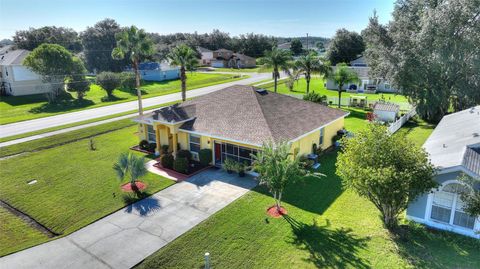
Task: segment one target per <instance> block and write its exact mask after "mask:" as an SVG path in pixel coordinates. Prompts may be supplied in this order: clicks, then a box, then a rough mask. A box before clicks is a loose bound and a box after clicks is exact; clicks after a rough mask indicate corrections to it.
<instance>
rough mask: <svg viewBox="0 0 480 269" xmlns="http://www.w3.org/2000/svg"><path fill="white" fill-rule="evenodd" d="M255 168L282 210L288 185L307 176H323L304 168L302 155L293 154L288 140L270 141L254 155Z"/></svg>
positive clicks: (278, 207) (261, 181)
mask: <svg viewBox="0 0 480 269" xmlns="http://www.w3.org/2000/svg"><path fill="white" fill-rule="evenodd" d="M252 158H253V168H254V169H255V171H258V173H259V174H260V177H259V178H260V183H261V184H265V185H266V186H267V188H268V189H269V191H270V192H271V193H272V195H273V199H275V206H276V207H277V211H278V212H280V208H281V203H282V194H283V192H284V190H285V188H286V187H288V185H290V184H293V183H295V182H296V181H297V180H299V179H302V178H303V177H305V176H315V177H319V176H322V174H320V173H316V172H311V171H309V170H307V169H305V168H304V166H303V164H302V162H301V161H300V156H295V157H294V156H292V153H291V146H290V144H288V143H286V142H280V143H273V142H268V143H265V144H264V145H263V146H262V150H260V151H258V152H257V154H256V155H252Z"/></svg>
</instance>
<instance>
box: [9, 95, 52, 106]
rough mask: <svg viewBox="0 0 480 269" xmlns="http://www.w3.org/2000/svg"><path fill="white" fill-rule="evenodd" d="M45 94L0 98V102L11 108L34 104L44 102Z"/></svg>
mask: <svg viewBox="0 0 480 269" xmlns="http://www.w3.org/2000/svg"><path fill="white" fill-rule="evenodd" d="M46 101H47V98H46V97H45V94H32V95H24V96H1V97H0V102H5V103H7V104H9V105H11V106H21V105H28V104H34V103H43V102H46Z"/></svg>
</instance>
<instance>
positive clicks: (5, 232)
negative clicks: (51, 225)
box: [0, 207, 49, 257]
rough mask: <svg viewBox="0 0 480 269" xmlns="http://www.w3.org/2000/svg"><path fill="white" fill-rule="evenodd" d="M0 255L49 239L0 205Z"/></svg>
mask: <svg viewBox="0 0 480 269" xmlns="http://www.w3.org/2000/svg"><path fill="white" fill-rule="evenodd" d="M0 220H1V222H0V234H1V235H2V236H0V257H1V256H4V255H7V254H9V253H11V252H14V251H18V250H21V249H24V248H28V247H31V246H34V245H37V244H40V243H43V242H46V241H48V240H49V238H48V237H47V236H46V235H45V234H43V233H42V232H40V231H38V230H37V229H34V228H32V227H31V226H30V225H29V224H27V223H26V222H24V221H23V220H22V219H20V218H19V217H17V216H15V215H14V214H12V213H10V212H9V211H8V210H6V209H5V208H2V207H0Z"/></svg>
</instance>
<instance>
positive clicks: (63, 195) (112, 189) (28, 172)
mask: <svg viewBox="0 0 480 269" xmlns="http://www.w3.org/2000/svg"><path fill="white" fill-rule="evenodd" d="M127 121H128V124H131V121H130V120H127ZM119 124H122V123H121V122H120V123H119V122H115V123H112V125H114V126H113V127H114V128H119V127H120V126H119ZM123 124H125V123H123ZM127 126H128V125H127ZM110 127H112V126H110ZM94 129H95V130H86V129H84V130H79V131H81V133H77V134H76V136H74V135H72V134H68V135H69V137H68V138H67V139H65V140H75V139H76V140H77V141H75V142H70V143H68V144H63V145H57V146H55V147H52V148H49V149H44V150H41V151H38V152H32V153H27V154H23V155H19V156H16V157H12V158H8V159H4V160H1V161H0V171H1V176H0V184H1V186H2V188H0V197H2V199H3V200H5V201H6V202H7V203H9V204H10V205H11V206H13V207H15V208H16V209H18V210H20V211H22V212H24V213H25V214H28V215H29V216H31V217H32V218H33V219H35V220H36V221H38V222H39V223H41V224H42V225H44V226H45V227H48V228H49V229H50V230H52V231H53V232H55V233H57V234H61V235H66V234H69V233H71V232H74V231H76V230H78V229H80V228H82V227H84V226H86V225H88V224H90V223H92V222H94V221H96V220H98V219H99V218H102V217H104V216H106V215H108V214H110V213H112V212H114V211H116V210H118V209H120V208H122V207H124V206H126V205H127V204H129V203H133V202H135V201H136V200H137V198H136V197H135V196H133V195H132V194H125V193H124V192H122V191H121V189H120V186H121V185H122V184H123V183H125V182H123V183H122V182H120V181H118V179H117V178H116V175H115V172H114V170H113V169H112V165H113V163H114V162H115V161H116V160H117V158H118V156H119V154H120V153H122V152H125V151H127V150H128V148H129V147H130V146H132V145H135V144H136V143H138V138H137V137H136V135H135V132H136V130H137V127H136V126H130V127H126V126H123V128H121V129H118V130H116V131H110V132H108V133H104V134H101V135H96V136H95V137H94V140H95V144H96V147H97V149H96V150H94V151H92V150H90V149H89V144H88V140H87V139H81V138H82V136H83V135H88V136H91V135H93V133H94V131H96V132H97V134H98V132H99V131H102V130H105V129H107V128H105V127H104V126H95V128H94ZM72 133H73V132H72ZM65 135H66V134H63V135H62V136H65ZM46 139H49V138H46ZM50 139H51V138H50ZM54 139H55V138H54ZM56 139H57V140H58V139H59V138H56ZM79 139H80V140H79ZM41 140H44V139H41ZM32 142H35V143H38V141H32ZM49 143H51V144H54V143H55V142H49ZM24 144H27V143H24ZM31 180H37V183H36V184H33V185H29V184H27V182H29V181H31ZM141 180H142V182H145V183H146V184H147V185H148V188H147V190H146V192H145V194H146V195H151V194H153V193H155V192H157V191H159V190H161V189H164V188H166V187H168V186H170V185H172V184H174V182H173V181H171V180H168V179H166V178H163V177H161V176H158V175H155V174H152V173H148V174H147V175H146V176H145V177H144V178H142V179H141ZM2 222H3V219H2ZM12 223H13V222H12ZM6 225H9V224H6ZM27 226H28V225H27ZM2 229H5V230H8V231H10V230H15V229H16V227H10V226H8V227H2ZM27 230H28V229H27ZM25 241H26V242H25V245H26V246H31V245H34V244H38V243H41V242H45V241H47V238H46V237H45V238H39V237H34V238H33V239H31V240H30V239H28V240H27V239H26V240H25ZM12 245H13V243H8V244H1V245H0V253H2V254H3V255H5V254H8V253H11V252H13V251H16V250H19V248H18V247H16V246H12Z"/></svg>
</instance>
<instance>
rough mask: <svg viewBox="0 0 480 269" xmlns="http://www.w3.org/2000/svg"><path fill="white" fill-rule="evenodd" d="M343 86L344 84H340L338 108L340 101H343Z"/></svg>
mask: <svg viewBox="0 0 480 269" xmlns="http://www.w3.org/2000/svg"><path fill="white" fill-rule="evenodd" d="M342 88H343V85H342V84H341V85H338V108H340V103H341V102H342Z"/></svg>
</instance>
